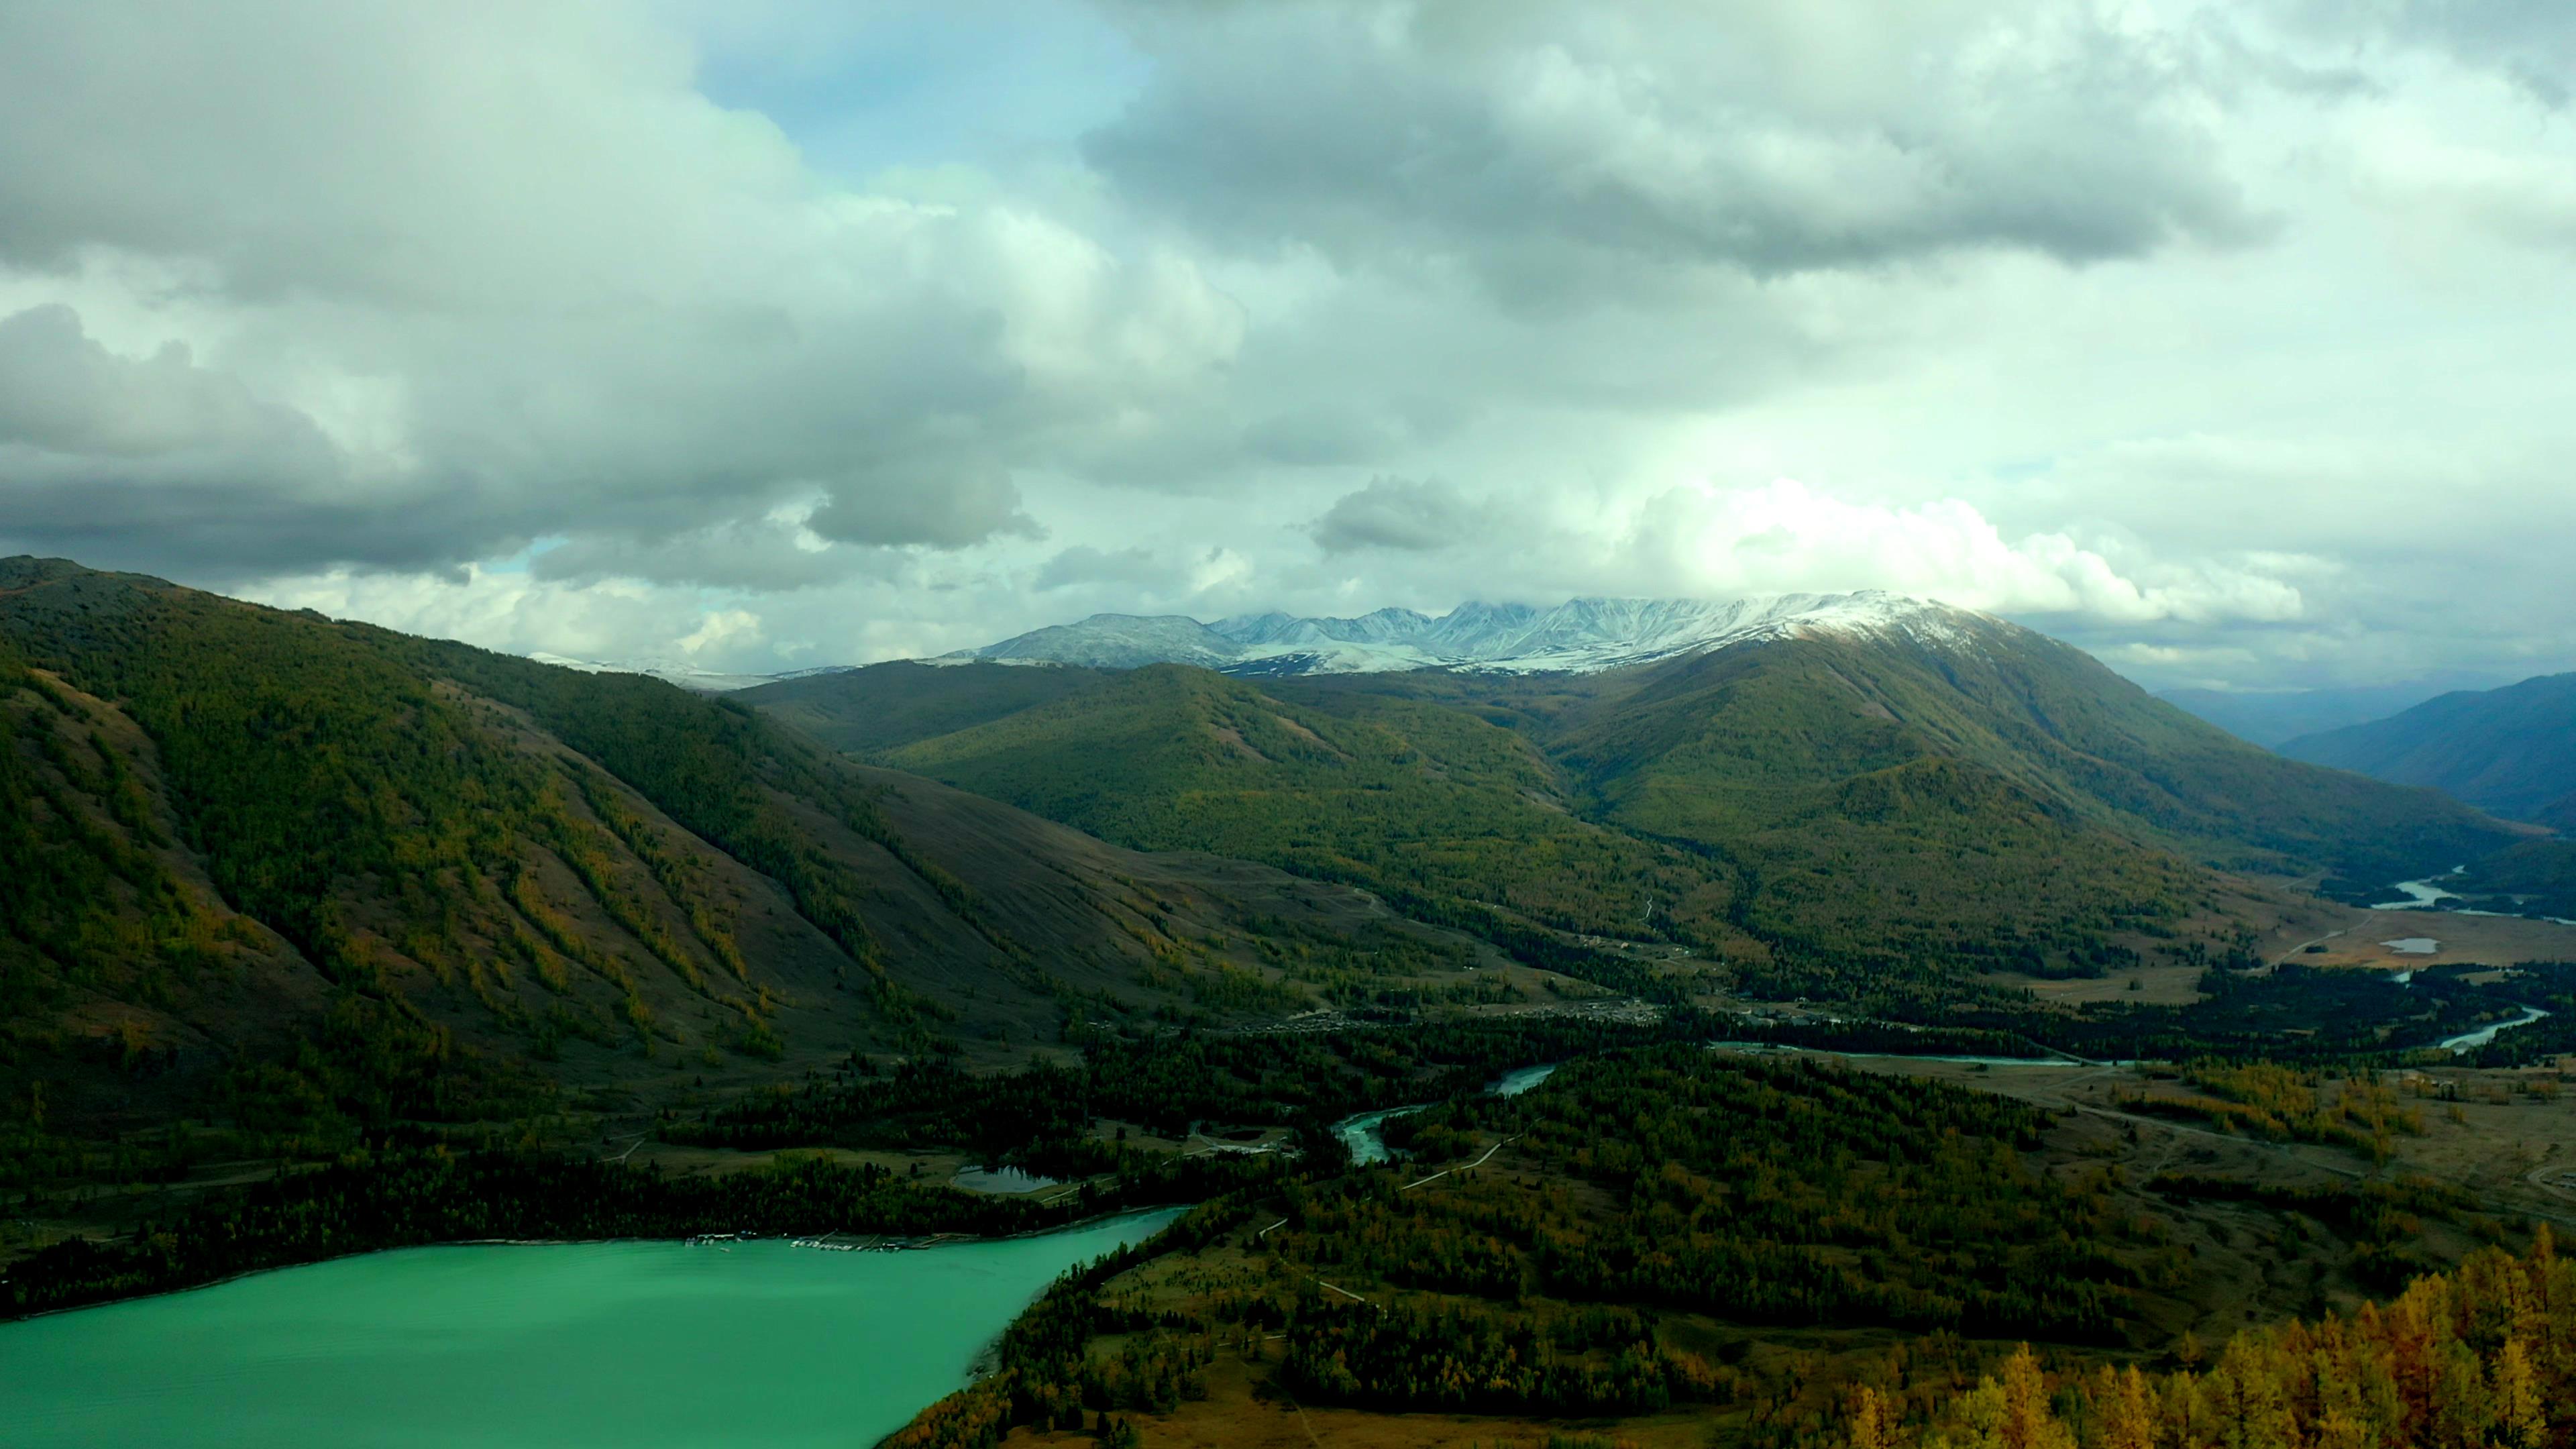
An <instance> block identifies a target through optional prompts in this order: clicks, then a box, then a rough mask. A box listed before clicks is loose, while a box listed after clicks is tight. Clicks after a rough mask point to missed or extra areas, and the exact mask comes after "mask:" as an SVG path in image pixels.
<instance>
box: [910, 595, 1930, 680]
mask: <svg viewBox="0 0 2576 1449" xmlns="http://www.w3.org/2000/svg"><path fill="white" fill-rule="evenodd" d="M1974 617H1976V616H1974V615H1970V614H1968V613H1966V611H1963V610H1957V609H1952V608H1949V607H1948V606H1946V605H1942V604H1935V603H1929V602H1926V601H1924V600H1921V599H1909V598H1904V597H1902V596H1900V595H1896V594H1887V593H1880V592H1876V591H1869V592H1863V593H1856V594H1781V595H1776V596H1771V597H1764V598H1750V599H1735V600H1727V601H1713V600H1706V599H1572V600H1568V601H1567V602H1565V603H1562V604H1559V605H1556V606H1555V607H1553V608H1546V609H1542V608H1536V607H1533V606H1531V605H1528V604H1484V603H1468V604H1461V605H1459V606H1458V607H1457V608H1455V609H1453V610H1451V611H1450V612H1448V613H1446V614H1442V615H1438V616H1433V615H1429V614H1419V613H1416V612H1414V611H1413V610H1411V609H1380V610H1378V611H1377V612H1376V613H1373V614H1364V615H1362V616H1360V617H1359V618H1356V619H1306V618H1298V617H1296V616H1294V615H1290V614H1279V613H1272V614H1254V615H1246V616H1243V617H1240V618H1233V619H1220V620H1218V621H1216V622H1215V623H1213V624H1202V623H1200V622H1199V621H1198V620H1196V619H1190V618H1184V617H1181V616H1179V615H1163V616H1159V617H1152V618H1143V617H1138V616H1135V615H1131V614H1094V615H1092V616H1091V617H1090V618H1088V619H1085V620H1083V621H1082V622H1080V623H1078V624H1060V625H1056V626H1053V627H1050V628H1045V629H1039V630H1035V631H1033V632H1031V633H1027V634H1022V635H1019V636H1018V637H1016V638H1012V639H1005V640H1002V641H1001V642H1000V643H997V644H988V645H985V646H984V647H983V648H981V649H968V650H961V651H959V652H958V653H956V654H952V655H949V656H946V657H947V658H948V659H950V660H957V661H964V660H978V659H980V660H993V661H996V662H1004V663H1047V664H1080V665H1089V666H1092V667H1095V668H1106V669H1133V668H1136V667H1139V666H1141V665H1146V664H1195V665H1198V666H1199V667H1201V668H1203V669H1215V670H1220V671H1222V672H1224V673H1228V674H1236V675H1255V676H1282V675H1298V674H1375V673H1384V672H1388V671H1392V670H1405V669H1425V668H1432V669H1456V670H1472V671H1476V672H1479V673H1496V674H1539V673H1551V672H1568V673H1592V672H1596V671H1599V670H1604V669H1619V668H1625V667H1627V666H1630V665H1637V664H1650V663H1653V662H1654V661H1656V660H1659V659H1670V658H1674V657H1676V656H1679V655H1684V654H1694V653H1699V652H1701V651H1704V650H1709V649H1715V648H1719V647H1721V646H1724V645H1729V644H1736V643H1742V642H1746V641H1749V640H1754V639H1779V638H1789V637H1794V636H1797V635H1801V634H1807V633H1814V632H1825V633H1839V634H1886V635H1897V636H1906V637H1913V638H1920V639H1926V640H1939V639H1943V638H1957V637H1963V636H1962V635H1961V622H1960V621H1961V620H1963V619H1970V618H1974Z"/></svg>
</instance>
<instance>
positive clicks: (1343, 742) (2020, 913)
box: [878, 613, 2516, 992]
mask: <svg viewBox="0 0 2576 1449" xmlns="http://www.w3.org/2000/svg"><path fill="white" fill-rule="evenodd" d="M905 682H906V681H903V680H895V679H888V680H885V681H883V682H882V683H880V684H879V685H878V689H879V691H880V692H881V693H884V694H892V693H895V692H897V691H898V690H899V689H900V687H902V686H903V685H904V684H905ZM952 688H953V687H952ZM960 692H962V691H960ZM977 697H978V698H980V699H983V700H987V701H991V702H993V703H997V704H998V703H999V702H1001V701H999V700H997V699H996V698H995V697H994V695H993V694H992V693H991V691H990V689H989V687H986V688H983V689H981V690H979V691H978V693H977ZM885 758H886V759H888V760H889V761H890V762H891V763H894V764H897V765H899V766H901V767H903V768H906V769H913V770H919V771H921V772H923V773H928V774H932V775H935V776H938V777H939V778H942V779H945V780H948V781H950V782H952V783H955V784H958V785H961V786H964V787H966V788H968V789H973V790H977V791H980V792H984V793H989V794H993V795H995V796H996V797H997V798H1001V799H1006V800H1009V801H1011V802H1013V803H1015V804H1018V805H1021V806H1023V807H1025V808H1028V809H1031V810H1034V811H1037V812H1038V813H1040V814H1044V815H1048V816H1050V817H1051V818H1056V819H1061V820H1066V821H1069V822H1071V823H1074V824H1077V825H1079V826H1081V827H1082V828H1084V829H1087V830H1093V831H1097V832H1099V833H1102V834H1104V835H1107V836H1109V837H1111V838H1113V839H1117V840H1120V841H1122V842H1124V843H1128V844H1132V845H1138V846H1145V847H1150V848H1173V847H1181V846H1188V847H1195V848H1202V849H1211V850H1219V851H1224V852H1227V853H1231V854H1241V855H1247V856H1250V857H1253V858H1256V859H1261V860H1267V861H1270V862H1272V863H1275V864H1278V865H1281V866H1283V867H1285V868H1287V869H1290V870H1295V871H1298V872H1300V873H1303V874H1311V875H1319V876H1323V877H1325V878H1329V879H1342V880H1352V881H1358V882H1362V883H1365V884H1368V885H1370V886H1371V887H1372V888H1376V889H1381V890H1395V891H1400V892H1404V893H1407V899H1408V900H1409V901H1412V900H1418V901H1439V902H1471V903H1477V904H1480V905H1482V906H1487V907H1499V908H1501V909H1504V910H1507V911H1510V912H1512V913H1515V914H1517V915H1519V916H1522V917H1524V918H1526V919H1528V920H1530V921H1533V922H1537V923H1541V924H1544V925H1547V926H1551V927H1555V928H1557V929H1559V930H1563V931H1572V932H1584V933H1592V934H1599V935H1628V936H1648V937H1652V936H1657V935H1662V936H1667V937H1669V938H1671V939H1674V940H1679V941H1684V942H1691V943H1694V944H1698V945H1702V946H1704V947H1706V948H1707V949H1708V950H1709V951H1711V952H1712V953H1715V954H1719V955H1723V956H1726V957H1728V958H1729V959H1732V960H1734V961H1737V962H1739V963H1742V964H1744V965H1747V966H1750V967H1753V968H1755V970H1756V971H1757V975H1755V976H1754V977H1752V978H1750V980H1751V981H1752V982H1753V983H1754V984H1758V985H1762V986H1764V987H1766V988H1768V989H1778V990H1781V991H1783V992H1788V991H1793V990H1805V989H1817V988H1823V989H1830V990H1834V991H1838V992H1850V991H1856V990H1866V989H1868V987H1869V984H1870V983H1873V982H1878V983H1884V982H1886V981H1889V980H1893V979H1913V980H1925V979H1933V978H1946V979H1952V980H1955V979H1957V978H1959V977H1961V976H1962V975H1964V974H1969V973H1973V972H1975V971H1978V970H1984V969H1993V968H2007V969H2017V970H2023V971H2032V972H2039V973H2044V974H2067V973H2079V974H2082V973H2093V972H2099V971H2102V970H2106V969H2117V968H2120V967H2122V966H2124V965H2127V964H2130V963H2133V962H2136V961H2138V960H2140V959H2141V953H2142V952H2155V951H2163V952H2167V953H2172V952H2184V953H2185V955H2184V959H2202V956H2201V955H2200V954H2195V953H2206V952H2210V951H2212V950H2214V951H2215V952H2216V953H2217V954H2219V955H2222V956H2223V955H2225V954H2226V953H2227V952H2229V951H2232V950H2234V949H2236V948H2235V946H2234V945H2233V944H2232V942H2231V937H2230V932H2231V931H2232V930H2233V928H2232V927H2231V926H2229V925H2228V924H2227V919H2226V918H2227V917H2228V916H2229V915H2230V913H2231V912H2234V911H2236V910H2238V909H2239V907H2240V906H2241V905H2242V904H2243V898H2242V897H2236V896H2231V895H2230V894H2229V889H2230V888H2228V887H2225V886H2223V885H2222V884H2221V883H2220V882H2219V881H2218V880H2217V879H2216V878H2215V877H2213V876H2212V875H2211V874H2210V873H2209V871H2208V869H2207V868H2208V867H2218V868H2222V869H2226V870H2233V871H2242V872H2253V873H2261V874H2272V875H2282V876H2299V875H2309V876H2317V877H2334V878H2349V879H2351V880H2354V881H2369V882H2386V881H2392V880H2395V879H2399V878H2401V877H2406V876H2411V875H2417V874H2422V873H2424V872H2425V871H2428V870H2436V869H2443V868H2447V867H2448V866H2449V865H2451V864H2456V863H2457V862H2458V861H2460V860H2463V859H2474V858H2478V857H2481V856H2483V855H2486V854H2488V853H2491V852H2492V851H2494V850H2496V849H2497V848H2499V847H2501V846H2503V845H2506V844H2509V843H2511V842H2512V841H2513V840H2514V839H2516V837H2515V835H2514V834H2513V833H2512V831H2511V830H2510V829H2509V828H2507V827H2504V826H2502V825H2500V824H2498V823H2497V822H2494V821H2492V820H2489V819H2487V818H2485V817H2483V816H2481V815H2479V814H2478V813H2477V812H2475V811H2472V810H2468V809H2465V808H2462V807H2460V806H2458V805H2457V804H2455V803H2452V802H2449V801H2446V800H2443V799H2441V798H2440V797H2438V796H2436V795H2434V794H2433V793H2431V792H2429V791H2421V790H2407V789H2400V788H2394V787H2391V786H2388V785H2386V784H2383V783H2380V782H2376V781H2371V780H2368V779H2364V778H2362V777H2359V776H2355V775H2350V774H2345V773H2341V772H2337V771H2330V770H2323V769H2318V768H2316V767H2313V766H2308V765H2303V764H2299V763H2295V762H2292V761H2287V760H2283V759H2280V758H2278V757H2276V756H2273V755H2271V754H2268V753H2266V752H2265V751H2262V750H2259V749H2256V748H2254V747H2252V746H2250V745H2247V744H2245V743H2244V742H2242V741H2240V740H2237V739H2234V738H2233V737H2231V736H2229V735H2227V734H2226V733H2224V732H2223V731H2221V730H2218V729H2216V728H2214V727H2212V726H2210V725H2207V724H2204V723H2202V722H2201V721H2199V720H2196V719H2193V718H2192V717H2190V716H2189V715H2186V714H2184V713H2182V712H2181V711H2180V710H2177V709H2174V708H2172V707H2170V706H2168V705H2165V704H2162V703H2160V702H2158V701H2156V700H2154V699H2152V698H2150V697H2149V696H2148V695H2146V694H2145V693H2144V692H2143V691H2141V690H2139V689H2138V688H2136V687H2135V686H2134V685H2131V684H2129V683H2128V682H2127V681H2125V680H2122V679H2120V678H2119V677H2118V676H2116V675H2114V674H2112V673H2111V672H2110V671H2109V670H2107V669H2105V668H2103V667H2102V666H2101V665H2100V664H2098V663H2096V662H2095V661H2093V660H2092V659H2091V658H2089V657H2087V656H2085V655H2084V654H2082V653H2081V652H2080V651H2077V650H2074V649H2072V648H2069V647H2067V646H2064V645H2061V644H2058V643H2056V642H2054V641H2051V640H2048V639H2046V638H2044V637H2042V636H2040V635H2037V634H2034V633H2032V632H2030V631H2028V630H2024V629H2020V628H2017V627H2015V626H2012V625H2009V624H2004V623H2002V622H2001V621H1997V620H1991V619H1986V618H1984V617H1983V616H1978V615H1971V614H1966V613H1954V614H1953V615H1951V616H1949V617H1948V619H1947V620H1945V622H1944V625H1943V630H1942V634H1941V637H1939V638H1937V639H1935V640H1934V641H1933V642H1931V643H1930V644H1928V645H1927V644H1925V643H1923V642H1921V641H1919V640H1912V639H1907V638H1900V637H1891V636H1886V635H1868V634H1824V633H1819V634H1816V635H1812V636H1808V637H1801V638H1796V639H1789V640H1780V641H1773V642H1769V643H1762V644H1754V645H1746V646H1740V647H1737V648H1732V649H1728V650H1723V651H1720V652H1717V653H1713V654H1706V655H1700V656H1696V657H1692V658H1686V659H1681V660H1676V661H1673V662H1670V663H1667V664H1663V665H1659V666H1653V667H1649V668H1644V669H1638V670H1629V671H1621V672H1618V673H1613V674H1604V675H1593V676H1536V677H1529V678H1510V677H1496V676H1478V675H1459V674H1449V673H1441V672H1435V671H1423V672H1417V673H1412V674H1398V675H1362V676H1318V677H1309V678H1302V679H1283V680H1265V681H1262V682H1260V684H1259V685H1258V687H1256V686H1255V685H1254V684H1252V683H1250V682H1246V681H1242V680H1235V679H1228V678H1224V677H1221V676H1217V675H1213V674H1209V673H1206V672H1204V671H1198V670H1193V669H1189V668H1186V667H1184V666H1161V667H1157V668H1153V669H1146V670H1139V671H1135V672H1134V673H1132V674H1129V675H1126V676H1123V677H1119V678H1116V679H1113V680H1111V681H1108V682H1104V683H1100V684H1096V685H1093V686H1090V687H1087V688H1084V689H1082V690H1080V691H1077V692H1068V693H1067V694H1066V695H1064V696H1063V697H1061V698H1058V699H1055V700H1053V701H1051V702H1049V703H1046V704H1043V705H1040V706H1037V707H1033V708H1029V709H1025V710H1022V711H1020V712H1018V713H1015V714H1010V715H1006V716H1002V717H999V718H996V719H993V720H990V721H987V722H984V723H980V724H977V725H975V726H972V727H969V728H966V729H962V730H959V731H957V732H955V733H952V734H948V735H944V736H938V737H933V738H928V739H923V740H919V741H915V742H913V743H910V744H907V745H904V746H901V747H899V748H896V749H894V750H891V751H889V752H887V754H886V755H885ZM1747 938H1750V939H1751V940H1753V941H1758V942H1759V943H1761V945H1760V946H1759V947H1758V948H1757V947H1752V946H1748V945H1746V944H1745V942H1746V940H1747ZM2195 941H2197V942H2198V943H2199V944H2197V945H2195V944H2193V943H2194V942H2195Z"/></svg>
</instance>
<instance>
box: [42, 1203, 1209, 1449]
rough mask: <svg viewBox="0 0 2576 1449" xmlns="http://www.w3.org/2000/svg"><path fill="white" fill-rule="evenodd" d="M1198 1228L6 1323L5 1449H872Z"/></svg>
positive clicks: (487, 1274)
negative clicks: (1105, 1278)
mask: <svg viewBox="0 0 2576 1449" xmlns="http://www.w3.org/2000/svg"><path fill="white" fill-rule="evenodd" d="M1179 1213H1180V1210H1179V1209H1171V1210H1167V1211H1161V1212H1153V1213H1140V1214H1131V1215H1128V1216H1126V1217H1122V1218H1116V1219H1110V1220H1106V1221H1103V1222H1099V1223H1094V1224H1091V1225H1088V1226H1085V1227H1081V1228H1076V1229H1071V1230H1068V1231H1066V1232H1061V1233H1052V1234H1047V1235H1045V1236H1041V1237H1029V1238H1012V1239H1005V1240H1002V1241H997V1242H980V1243H961V1244H957V1245H955V1246H951V1247H939V1248H927V1249H922V1250H918V1251H913V1252H901V1253H832V1252H815V1251H812V1250H808V1249H799V1248H794V1247H791V1246H789V1245H788V1244H787V1243H785V1242H780V1241H774V1240H773V1241H761V1242H745V1243H732V1244H727V1245H724V1246H698V1247H689V1246H685V1245H682V1244H679V1243H672V1242H619V1243H573V1244H559V1245H545V1246H528V1247H444V1248H407V1249H402V1250H400V1251H396V1252H388V1253H371V1254H367V1255H365V1256H363V1257H355V1258H342V1259H339V1260H337V1261H335V1262H329V1263H317V1264H314V1265H312V1266H310V1267H303V1268H288V1269H284V1270H281V1271H278V1272H274V1273H261V1274H257V1275H254V1276H252V1277H248V1278H241V1279H236V1280H235V1281H233V1282H230V1283H223V1284H218V1285H216V1286H214V1287H211V1288H200V1289H196V1290H193V1291H190V1292H185V1293H173V1294H166V1295H163V1296H160V1297H156V1298H143V1299H137V1300H134V1301H131V1302H126V1303H114V1304H109V1305H106V1306H104V1307H99V1308H86V1309H81V1310H79V1311H76V1312H71V1313H59V1314H53V1315H50V1316H47V1317H43V1318H35V1319H30V1320H27V1321H25V1322H22V1323H11V1324H0V1445H6V1446H8V1449H56V1446H63V1449H68V1446H73V1445H80V1446H93V1445H106V1444H133V1445H146V1444H148V1445H153V1446H156V1449H217V1446H221V1449H235V1446H238V1449H253V1446H256V1449H271V1446H277V1445H295V1446H299V1449H429V1446H446V1445H457V1444H473V1445H477V1446H481V1449H537V1446H547V1449H576V1446H578V1449H592V1446H599V1449H607V1446H615V1449H664V1446H667V1449H708V1446H744V1449H748V1446H753V1445H759V1446H764V1449H767V1446H780V1449H784V1446H799V1449H802V1446H808V1445H812V1446H821V1445H830V1446H833V1449H848V1446H851V1445H867V1444H872V1443H874V1442H876V1441H877V1440H878V1439H879V1438H881V1437H882V1436H884V1435H886V1434H889V1433H892V1432H893V1431H894V1430H896V1429H898V1428H900V1427H902V1426H903V1424H904V1423H905V1421H907V1420H909V1419H910V1418H911V1417H912V1416H913V1415H914V1414H916V1413H918V1412H919V1411H920V1410H921V1409H922V1407H923V1406H925V1405H927V1404H929V1403H931V1402H932V1401H934V1400H936V1399H938V1398H939V1397H941V1396H942V1395H944V1394H947V1393H949V1392H951V1391H953V1390H955V1389H958V1388H960V1387H962V1386H963V1385H964V1384H965V1383H966V1381H967V1377H968V1373H969V1370H970V1368H971V1366H972V1364H973V1362H974V1360H975V1358H976V1356H977V1355H978V1354H979V1353H980V1352H982V1351H983V1349H984V1348H985V1346H986V1345H988V1344H990V1343H991V1342H992V1341H993V1339H994V1338H995V1337H996V1336H997V1335H999V1334H1000V1333H1001V1331H1002V1329H1003V1328H1004V1327H1006V1326H1007V1325H1008V1324H1009V1323H1010V1321H1011V1320H1012V1319H1013V1318H1015V1317H1017V1316H1018V1315H1019V1313H1020V1310H1022V1309H1023V1308H1026V1307H1027V1306H1028V1304H1029V1303H1030V1301H1031V1300H1032V1299H1034V1298H1035V1297H1036V1296H1037V1295H1038V1293H1040V1292H1041V1291H1043V1290H1044V1289H1045V1287H1046V1285H1047V1284H1048V1283H1050V1282H1052V1281H1053V1280H1054V1279H1055V1277H1056V1275H1057V1274H1059V1273H1062V1272H1063V1271H1064V1270H1065V1269H1066V1268H1069V1267H1072V1266H1073V1265H1075V1264H1077V1263H1083V1262H1088V1261H1090V1260H1091V1259H1094V1258H1097V1257H1099V1256H1101V1255H1102V1254H1104V1253H1108V1252H1110V1251H1112V1250H1114V1249H1116V1248H1118V1247H1120V1246H1122V1245H1124V1244H1127V1243H1132V1242H1137V1241H1139V1240H1141V1239H1143V1238H1145V1237H1146V1236H1148V1235H1150V1234H1152V1233H1153V1232H1155V1231H1157V1230H1159V1229H1160V1228H1161V1227H1162V1226H1163V1225H1164V1224H1166V1223H1168V1222H1170V1221H1171V1220H1172V1219H1173V1218H1175V1217H1177V1216H1178V1215H1179Z"/></svg>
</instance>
